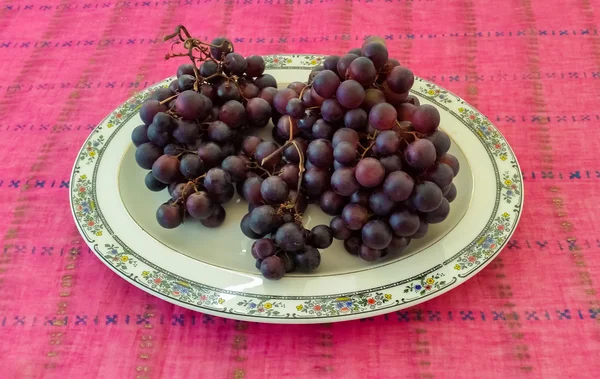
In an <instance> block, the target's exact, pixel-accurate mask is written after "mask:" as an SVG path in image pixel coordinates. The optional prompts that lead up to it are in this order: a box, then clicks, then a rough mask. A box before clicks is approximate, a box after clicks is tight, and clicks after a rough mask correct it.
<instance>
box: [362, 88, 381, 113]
mask: <svg viewBox="0 0 600 379" xmlns="http://www.w3.org/2000/svg"><path fill="white" fill-rule="evenodd" d="M380 103H385V95H384V94H383V92H382V91H381V90H378V89H376V88H368V89H367V90H366V91H365V100H364V101H363V104H362V107H363V109H365V110H366V111H370V110H371V109H372V108H373V107H374V106H375V105H377V104H380Z"/></svg>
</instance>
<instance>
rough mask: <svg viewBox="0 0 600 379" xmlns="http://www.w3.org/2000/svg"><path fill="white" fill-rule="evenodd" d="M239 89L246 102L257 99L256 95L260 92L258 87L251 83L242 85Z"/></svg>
mask: <svg viewBox="0 0 600 379" xmlns="http://www.w3.org/2000/svg"><path fill="white" fill-rule="evenodd" d="M241 89H242V96H243V97H244V98H245V99H246V100H250V99H254V98H255V97H258V94H259V93H260V90H259V89H258V87H257V86H255V85H254V84H252V83H246V84H244V85H243V86H242V88H241Z"/></svg>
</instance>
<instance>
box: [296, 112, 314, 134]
mask: <svg viewBox="0 0 600 379" xmlns="http://www.w3.org/2000/svg"><path fill="white" fill-rule="evenodd" d="M317 120H319V117H318V116H317V115H315V114H306V115H304V116H302V118H300V119H299V120H298V129H300V131H301V132H304V133H308V134H311V133H312V128H313V125H314V124H315V122H316V121H317Z"/></svg>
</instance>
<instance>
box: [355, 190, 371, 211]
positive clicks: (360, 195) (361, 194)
mask: <svg viewBox="0 0 600 379" xmlns="http://www.w3.org/2000/svg"><path fill="white" fill-rule="evenodd" d="M370 196H371V192H370V191H369V190H367V189H364V188H363V189H360V190H358V191H356V192H354V193H353V194H352V196H350V202H351V203H355V204H360V205H362V206H363V207H367V206H369V197H370Z"/></svg>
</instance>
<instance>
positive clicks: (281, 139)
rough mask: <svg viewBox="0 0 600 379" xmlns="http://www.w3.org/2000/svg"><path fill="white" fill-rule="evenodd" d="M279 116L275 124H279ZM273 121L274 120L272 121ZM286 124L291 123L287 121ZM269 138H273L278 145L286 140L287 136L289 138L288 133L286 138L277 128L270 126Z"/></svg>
mask: <svg viewBox="0 0 600 379" xmlns="http://www.w3.org/2000/svg"><path fill="white" fill-rule="evenodd" d="M286 117H287V116H286ZM281 118H283V117H281ZM281 118H279V119H278V120H277V124H279V121H281ZM288 121H289V120H288ZM274 123H275V121H274ZM284 125H285V124H284ZM284 125H282V128H284V127H285V126H284ZM287 126H291V124H290V123H288V124H287ZM283 133H285V132H283ZM271 138H273V141H275V143H277V144H279V145H283V144H284V143H286V142H287V140H288V138H290V137H289V135H288V137H287V138H286V137H285V136H284V135H282V132H281V130H280V129H279V128H272V129H271Z"/></svg>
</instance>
